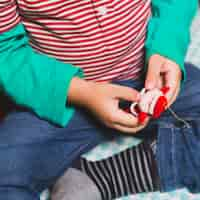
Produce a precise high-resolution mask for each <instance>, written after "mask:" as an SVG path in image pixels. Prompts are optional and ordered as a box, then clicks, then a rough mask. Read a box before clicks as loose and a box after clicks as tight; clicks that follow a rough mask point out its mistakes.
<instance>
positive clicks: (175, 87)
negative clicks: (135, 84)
mask: <svg viewBox="0 0 200 200" xmlns="http://www.w3.org/2000/svg"><path fill="white" fill-rule="evenodd" d="M180 84H181V70H180V67H179V66H178V65H177V64H176V63H175V62H173V61H171V60H169V59H168V58H165V57H163V56H160V55H158V54H154V55H152V56H151V57H150V59H149V64H148V70H147V75H146V80H145V88H146V89H153V88H162V87H165V86H166V87H169V88H170V90H169V92H168V93H167V95H166V97H167V99H168V102H169V103H168V106H170V105H171V104H172V103H173V102H174V101H175V100H176V98H177V96H178V94H179V90H180Z"/></svg>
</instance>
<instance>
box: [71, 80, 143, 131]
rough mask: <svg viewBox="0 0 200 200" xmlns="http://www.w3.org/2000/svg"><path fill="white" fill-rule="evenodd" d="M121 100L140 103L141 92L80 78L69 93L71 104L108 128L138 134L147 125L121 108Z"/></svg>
mask: <svg viewBox="0 0 200 200" xmlns="http://www.w3.org/2000/svg"><path fill="white" fill-rule="evenodd" d="M74 81H75V82H76V84H75V82H74ZM73 82H74V83H73ZM78 82H79V83H78ZM120 100H126V101H138V100H139V92H137V91H136V90H134V89H132V88H129V87H124V86H119V85H114V84H109V83H95V82H89V81H88V82H87V81H84V80H81V79H78V78H75V79H73V80H72V84H71V87H70V91H69V101H70V102H71V103H74V104H76V105H80V106H82V107H84V108H86V109H87V110H89V111H90V112H92V113H93V114H94V115H95V116H96V117H97V118H98V119H99V120H100V121H101V122H103V123H104V124H105V125H106V126H108V127H110V128H113V129H116V130H119V131H121V132H126V133H136V132H138V131H139V130H141V129H142V128H144V127H145V125H146V123H144V124H143V125H140V124H139V123H138V119H137V118H136V117H134V116H133V115H132V114H130V113H126V112H125V111H123V110H122V109H120V108H119V101H120Z"/></svg>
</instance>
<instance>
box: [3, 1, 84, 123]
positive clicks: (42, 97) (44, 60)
mask: <svg viewBox="0 0 200 200" xmlns="http://www.w3.org/2000/svg"><path fill="white" fill-rule="evenodd" d="M19 22H20V17H19V16H18V15H17V11H16V4H15V3H14V1H13V0H9V1H8V0H0V32H1V33H0V87H1V89H2V90H3V91H4V92H5V93H6V94H7V95H8V96H10V97H11V98H12V99H13V101H14V102H16V103H17V104H18V105H22V106H25V107H27V108H29V109H30V110H32V111H33V112H35V113H36V114H37V115H38V116H39V117H40V118H43V119H45V120H48V121H51V122H53V123H55V124H58V125H60V126H65V125H66V124H67V122H68V121H69V119H70V118H71V116H72V114H73V108H71V107H67V106H66V101H67V92H68V88H69V83H70V81H71V79H72V78H73V77H74V76H82V71H80V69H79V68H76V67H74V66H72V65H70V64H64V63H62V62H60V61H57V60H56V59H54V58H50V57H48V56H46V55H44V54H39V53H37V52H35V51H34V50H33V49H32V48H31V47H30V46H29V39H28V37H27V35H26V31H25V29H24V26H23V25H22V24H21V23H19Z"/></svg>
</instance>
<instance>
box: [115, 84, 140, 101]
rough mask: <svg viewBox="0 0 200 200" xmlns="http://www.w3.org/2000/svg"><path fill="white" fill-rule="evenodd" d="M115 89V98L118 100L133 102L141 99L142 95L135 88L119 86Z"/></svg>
mask: <svg viewBox="0 0 200 200" xmlns="http://www.w3.org/2000/svg"><path fill="white" fill-rule="evenodd" d="M113 89H114V90H115V97H116V98H118V99H123V100H126V101H133V102H134V101H139V99H140V93H139V92H138V91H137V90H135V89H133V88H130V87H126V86H120V85H118V86H114V87H113Z"/></svg>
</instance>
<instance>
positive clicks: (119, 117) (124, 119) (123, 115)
mask: <svg viewBox="0 0 200 200" xmlns="http://www.w3.org/2000/svg"><path fill="white" fill-rule="evenodd" d="M115 124H119V125H122V126H125V127H129V128H134V127H136V126H138V124H139V122H138V118H137V117H135V116H134V115H133V114H131V113H127V112H125V111H123V110H121V109H119V110H118V111H117V112H116V113H115Z"/></svg>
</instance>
